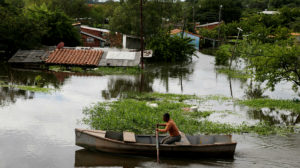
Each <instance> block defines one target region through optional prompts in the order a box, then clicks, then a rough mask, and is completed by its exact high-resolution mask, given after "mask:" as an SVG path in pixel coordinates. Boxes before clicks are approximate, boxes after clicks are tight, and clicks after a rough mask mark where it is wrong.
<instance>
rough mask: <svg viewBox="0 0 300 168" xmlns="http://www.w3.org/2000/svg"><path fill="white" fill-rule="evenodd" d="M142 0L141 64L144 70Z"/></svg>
mask: <svg viewBox="0 0 300 168" xmlns="http://www.w3.org/2000/svg"><path fill="white" fill-rule="evenodd" d="M143 40H144V39H143V0H141V64H142V69H144V61H143V54H144V46H143V43H144V41H143Z"/></svg>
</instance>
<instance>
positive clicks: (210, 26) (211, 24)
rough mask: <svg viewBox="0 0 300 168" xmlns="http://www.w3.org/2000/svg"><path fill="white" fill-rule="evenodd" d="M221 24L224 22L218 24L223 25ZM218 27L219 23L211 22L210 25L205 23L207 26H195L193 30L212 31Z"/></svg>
mask: <svg viewBox="0 0 300 168" xmlns="http://www.w3.org/2000/svg"><path fill="white" fill-rule="evenodd" d="M223 23H224V21H222V22H220V24H223ZM218 26H219V22H212V23H207V24H202V25H196V26H195V28H200V29H208V30H212V29H214V28H215V27H218Z"/></svg>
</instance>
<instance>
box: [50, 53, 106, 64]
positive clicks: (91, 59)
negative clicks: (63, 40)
mask: <svg viewBox="0 0 300 168" xmlns="http://www.w3.org/2000/svg"><path fill="white" fill-rule="evenodd" d="M102 54H103V51H99V50H98V51H97V50H71V49H59V50H55V51H54V52H52V53H51V54H50V56H49V58H48V59H47V60H46V64H68V65H94V66H97V65H98V63H99V61H100V59H101V56H102Z"/></svg>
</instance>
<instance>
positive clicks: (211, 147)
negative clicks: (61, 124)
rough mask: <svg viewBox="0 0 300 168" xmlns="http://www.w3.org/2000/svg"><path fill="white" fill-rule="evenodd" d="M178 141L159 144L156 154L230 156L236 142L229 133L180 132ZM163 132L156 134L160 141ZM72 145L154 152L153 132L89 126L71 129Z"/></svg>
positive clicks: (124, 152) (126, 152)
mask: <svg viewBox="0 0 300 168" xmlns="http://www.w3.org/2000/svg"><path fill="white" fill-rule="evenodd" d="M181 135H182V138H181V142H176V143H175V144H171V145H164V144H160V146H159V155H160V157H168V158H170V157H180V158H183V157H186V158H203V157H213V158H233V155H234V152H235V148H236V145H237V143H236V142H235V141H233V140H232V136H231V135H194V136H191V135H184V134H183V133H181ZM165 136H166V135H160V136H159V141H161V140H162V139H163V138H164V137H165ZM75 138H76V145H78V146H81V147H83V148H86V149H90V150H96V151H102V152H108V153H114V154H121V155H134V156H156V142H155V135H134V134H133V133H127V132H124V133H119V132H110V131H99V130H89V129H79V128H76V129H75Z"/></svg>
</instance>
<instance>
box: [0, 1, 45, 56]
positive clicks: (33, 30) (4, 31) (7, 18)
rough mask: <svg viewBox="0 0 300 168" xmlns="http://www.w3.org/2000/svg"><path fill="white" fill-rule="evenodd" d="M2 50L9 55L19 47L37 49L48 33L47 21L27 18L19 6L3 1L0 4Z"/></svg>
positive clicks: (0, 42) (0, 41)
mask: <svg viewBox="0 0 300 168" xmlns="http://www.w3.org/2000/svg"><path fill="white" fill-rule="evenodd" d="M0 23H1V24H0V37H1V38H0V50H4V51H5V53H6V54H7V55H12V54H14V53H15V52H16V51H17V50H19V49H35V48H37V47H39V46H40V41H41V37H42V36H43V35H45V34H46V32H47V30H48V29H47V27H46V25H45V22H37V21H35V20H34V19H31V18H27V17H25V16H24V15H23V11H22V10H21V9H19V8H16V7H14V6H12V5H11V4H7V3H4V2H2V3H1V4H0Z"/></svg>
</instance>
